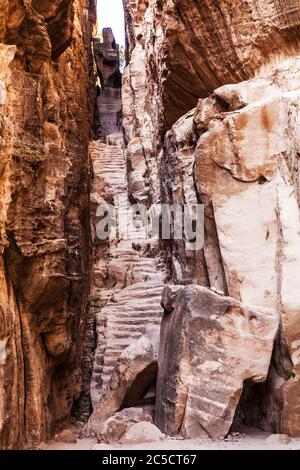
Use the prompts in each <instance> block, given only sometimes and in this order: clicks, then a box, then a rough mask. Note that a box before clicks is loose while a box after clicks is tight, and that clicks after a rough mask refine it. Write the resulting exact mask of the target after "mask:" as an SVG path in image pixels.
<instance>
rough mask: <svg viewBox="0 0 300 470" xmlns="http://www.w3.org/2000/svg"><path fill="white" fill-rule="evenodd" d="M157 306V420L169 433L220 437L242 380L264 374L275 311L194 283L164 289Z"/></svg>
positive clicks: (229, 420) (262, 378)
mask: <svg viewBox="0 0 300 470" xmlns="http://www.w3.org/2000/svg"><path fill="white" fill-rule="evenodd" d="M162 304H163V306H164V308H165V313H164V317H163V321H162V327H161V344H160V356H159V366H158V378H157V391H156V413H155V418H156V425H157V426H158V427H159V428H160V429H161V431H162V432H165V433H166V434H168V435H176V434H178V433H181V434H182V435H183V436H184V437H185V438H203V437H206V438H207V437H209V438H212V439H217V438H224V437H225V436H226V435H227V433H228V432H229V429H230V427H231V424H232V421H233V418H234V414H235V410H236V407H237V404H238V402H239V399H240V396H241V393H242V390H243V384H244V382H245V381H246V380H247V381H253V382H263V381H265V380H266V378H267V374H268V370H269V365H270V360H271V355H272V349H273V343H274V339H275V335H276V332H277V329H278V314H277V312H276V310H275V309H263V308H258V307H249V306H247V305H244V304H242V303H241V302H239V301H238V300H235V299H233V298H230V297H225V296H222V295H219V294H217V293H215V292H213V291H212V290H210V289H207V288H205V287H201V286H186V287H180V286H175V287H171V286H168V287H166V288H165V290H164V294H163V300H162Z"/></svg>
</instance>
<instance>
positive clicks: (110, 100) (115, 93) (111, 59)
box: [93, 28, 122, 141]
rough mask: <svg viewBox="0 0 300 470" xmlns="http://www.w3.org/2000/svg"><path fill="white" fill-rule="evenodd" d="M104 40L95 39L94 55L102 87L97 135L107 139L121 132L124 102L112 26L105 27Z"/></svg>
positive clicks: (98, 103)
mask: <svg viewBox="0 0 300 470" xmlns="http://www.w3.org/2000/svg"><path fill="white" fill-rule="evenodd" d="M102 34H103V42H101V41H100V39H94V41H93V42H94V55H95V61H96V65H97V71H98V75H99V79H100V85H101V89H100V90H99V96H98V98H97V111H98V130H97V134H98V135H97V137H98V138H99V139H102V140H104V141H106V139H107V136H108V135H109V134H116V133H118V132H121V125H122V102H121V86H122V75H121V72H120V58H119V46H118V45H117V44H116V41H115V38H114V35H113V32H112V30H111V29H110V28H104V29H103V33H102Z"/></svg>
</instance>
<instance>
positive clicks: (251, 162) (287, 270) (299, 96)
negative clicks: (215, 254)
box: [195, 58, 300, 436]
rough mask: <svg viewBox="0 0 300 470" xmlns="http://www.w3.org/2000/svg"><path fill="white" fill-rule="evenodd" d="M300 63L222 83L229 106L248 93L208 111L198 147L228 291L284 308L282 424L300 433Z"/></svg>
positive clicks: (200, 182) (199, 175) (199, 177)
mask: <svg viewBox="0 0 300 470" xmlns="http://www.w3.org/2000/svg"><path fill="white" fill-rule="evenodd" d="M299 69H300V60H299V58H296V59H294V60H289V61H286V62H284V63H282V64H280V65H279V66H277V67H276V68H274V69H271V70H270V71H269V72H268V73H267V74H266V77H265V78H264V79H261V78H258V79H256V80H252V81H250V82H243V83H240V84H239V85H231V86H224V87H222V88H221V89H219V90H217V93H216V95H218V96H219V97H220V98H222V100H224V101H227V102H228V104H229V105H230V109H235V108H236V106H235V105H234V104H233V102H232V100H233V99H234V97H235V96H237V95H239V96H242V97H243V98H242V99H241V100H240V101H243V107H242V108H241V109H235V110H234V111H224V112H223V114H222V115H221V116H220V114H216V116H215V117H212V115H211V112H209V111H207V113H208V115H209V118H210V122H209V125H208V127H207V129H208V130H207V132H204V133H203V134H202V135H201V137H200V139H199V141H198V144H197V148H196V153H195V159H196V181H197V186H198V188H199V192H200V194H201V196H202V198H203V199H204V201H205V204H206V205H210V204H211V205H212V207H213V212H214V219H215V223H216V229H217V234H218V239H219V246H220V252H221V256H222V260H223V266H224V273H225V279H226V284H227V288H228V293H229V295H230V296H232V297H235V298H237V299H240V300H241V301H242V302H245V303H250V304H252V305H257V306H259V307H270V308H275V309H277V310H278V311H279V313H280V315H281V318H282V338H283V341H281V342H279V343H278V346H277V347H278V348H282V345H283V343H284V342H286V345H287V348H288V353H282V354H283V356H284V354H285V355H286V357H290V359H291V361H292V363H293V365H292V366H291V368H290V369H287V368H286V366H284V367H282V364H280V362H278V361H277V364H276V366H275V367H277V369H280V370H281V374H283V375H282V376H283V378H284V379H285V380H287V379H288V378H290V380H288V381H287V382H286V383H285V384H284V385H282V386H281V394H282V399H281V401H282V411H281V413H282V424H280V426H282V427H279V429H281V430H282V431H284V432H288V433H289V434H291V435H294V436H296V435H298V434H299V433H300V427H299V426H300V417H299V411H298V408H299V405H298V400H297V398H296V397H297V394H298V390H299V359H298V357H299V353H298V351H299V345H298V339H299V336H300V329H299V322H298V317H299V315H298V313H299V309H300V297H299V292H300V289H299V282H298V275H297V273H298V272H299V269H300V212H299V201H300V198H299V191H300V186H299V177H298V169H297V168H298V154H299V131H298V130H299V120H300V88H299V81H298V82H297V80H295V79H294V77H298V76H299ZM286 76H290V77H291V80H290V81H289V80H286ZM238 107H240V106H238ZM275 351H277V349H276V350H275ZM287 354H288V356H287ZM281 362H282V360H281ZM282 371H284V372H282ZM291 375H292V377H291ZM268 393H270V392H268ZM274 393H275V390H274ZM292 402H293V403H294V407H293V405H292V404H291V403H292Z"/></svg>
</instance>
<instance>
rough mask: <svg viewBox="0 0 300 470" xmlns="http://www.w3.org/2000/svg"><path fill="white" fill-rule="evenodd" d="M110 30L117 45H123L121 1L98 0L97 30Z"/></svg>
mask: <svg viewBox="0 0 300 470" xmlns="http://www.w3.org/2000/svg"><path fill="white" fill-rule="evenodd" d="M107 27H110V28H112V30H113V32H114V35H115V39H116V42H117V44H119V45H120V46H121V45H123V44H125V33H124V10H123V0H98V28H99V31H102V29H103V28H107Z"/></svg>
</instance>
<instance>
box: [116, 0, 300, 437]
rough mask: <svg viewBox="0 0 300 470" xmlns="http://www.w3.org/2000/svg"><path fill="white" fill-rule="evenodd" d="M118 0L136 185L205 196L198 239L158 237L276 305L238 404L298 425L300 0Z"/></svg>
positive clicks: (259, 302) (170, 261)
mask: <svg viewBox="0 0 300 470" xmlns="http://www.w3.org/2000/svg"><path fill="white" fill-rule="evenodd" d="M125 11H126V18H127V40H128V47H129V54H130V62H129V66H128V68H127V69H125V72H124V80H123V83H124V85H123V104H124V121H123V125H124V129H125V138H126V142H127V144H128V146H127V156H128V159H129V161H130V162H132V163H131V166H130V170H131V175H130V176H129V177H130V178H131V179H129V181H132V183H135V184H132V185H131V197H132V198H133V200H136V201H144V202H145V203H146V204H150V203H154V204H155V203H157V202H160V201H161V202H165V203H171V204H172V203H177V204H185V203H186V202H188V203H196V202H198V203H203V204H204V208H205V221H204V224H205V242H204V246H203V249H202V250H199V251H198V252H197V253H190V252H189V250H188V244H187V243H186V242H187V241H186V240H181V241H178V240H174V239H173V240H171V241H170V242H168V243H164V253H165V261H166V263H167V265H168V266H169V267H170V268H171V278H172V279H173V281H174V282H177V283H179V284H180V283H183V284H189V283H191V284H200V285H203V286H206V287H211V288H213V289H216V290H217V291H219V292H220V293H224V294H226V295H229V296H230V297H231V298H234V299H236V301H241V302H242V303H243V304H244V303H245V304H251V305H253V306H254V309H258V311H260V310H261V309H265V308H271V309H273V310H276V311H277V313H278V314H279V317H280V325H279V329H278V332H277V335H276V339H275V341H274V348H273V354H272V359H271V361H270V364H269V365H270V369H269V373H268V375H267V378H266V381H265V383H264V384H262V385H260V384H257V385H251V384H250V385H249V383H248V382H247V381H246V382H245V384H244V392H243V394H242V397H241V400H240V404H239V405H238V409H237V413H236V417H235V418H239V419H238V420H240V421H242V422H244V423H245V422H246V423H250V424H254V425H258V426H260V427H262V428H263V429H266V430H271V431H273V432H287V433H289V434H290V435H294V436H296V435H299V433H300V431H299V423H300V419H299V411H298V410H299V403H298V399H297V395H298V394H297V391H296V390H297V388H298V381H299V379H298V342H299V332H298V329H299V328H298V323H299V320H298V316H299V315H298V314H299V301H298V291H299V288H298V281H297V278H298V276H297V274H296V273H297V272H298V268H299V241H298V232H299V228H298V225H299V197H298V192H299V189H298V180H299V169H298V153H299V150H298V137H297V136H298V131H297V129H298V120H299V118H298V89H299V79H298V78H299V63H298V59H297V58H296V56H297V54H299V39H298V38H299V35H298V31H299V25H300V19H299V4H298V2H294V1H288V2H285V4H284V5H283V4H282V2H277V1H275V0H272V1H270V2H268V3H267V4H266V3H264V4H263V3H262V2H257V1H254V0H251V1H250V0H249V1H247V2H246V3H245V2H243V7H241V4H240V3H239V2H235V3H234V4H233V3H232V2H222V5H216V4H215V2H212V1H210V0H207V1H205V2H198V3H197V4H196V3H195V2H183V1H181V0H170V1H167V2H163V3H162V2H160V1H156V0H153V1H151V0H150V1H147V2H145V1H139V2H131V1H128V2H125ZM216 25H217V27H216ZM224 51H225V52H224ZM252 78H253V80H251V79H252ZM243 80H248V82H247V81H243ZM226 84H236V85H228V86H225V87H224V85H226ZM212 92H214V93H213V94H212V95H211V93H212ZM199 97H200V98H201V97H202V99H200V101H198V99H199ZM195 106H196V108H195V109H193V110H192V111H189V110H191V109H192V108H194V107H195ZM131 110H134V112H133V113H132V111H131ZM187 111H188V112H187ZM180 116H182V117H180ZM178 118H180V119H179V120H178V121H177V119H178ZM175 121H176V122H175ZM174 123H175V124H174ZM173 124H174V125H173ZM172 125H173V126H172ZM171 126H172V127H171ZM170 128H171V129H170ZM168 129H169V131H168V132H167V134H165V131H166V130H168ZM161 354H162V355H163V354H164V352H163V351H162V352H161ZM252 354H253V355H254V356H255V350H254V351H253V352H252ZM158 406H159V403H158ZM249 409H251V410H253V412H252V413H249ZM247 410H248V412H247ZM220 435H222V432H221V431H220Z"/></svg>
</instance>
